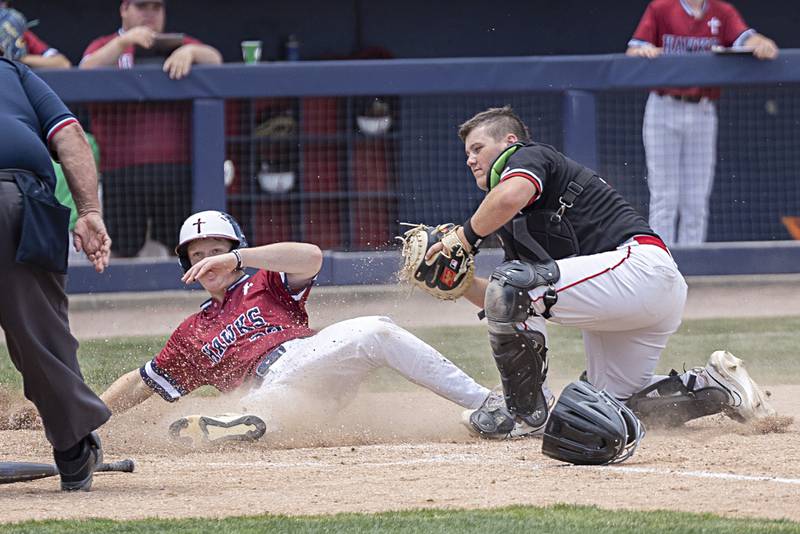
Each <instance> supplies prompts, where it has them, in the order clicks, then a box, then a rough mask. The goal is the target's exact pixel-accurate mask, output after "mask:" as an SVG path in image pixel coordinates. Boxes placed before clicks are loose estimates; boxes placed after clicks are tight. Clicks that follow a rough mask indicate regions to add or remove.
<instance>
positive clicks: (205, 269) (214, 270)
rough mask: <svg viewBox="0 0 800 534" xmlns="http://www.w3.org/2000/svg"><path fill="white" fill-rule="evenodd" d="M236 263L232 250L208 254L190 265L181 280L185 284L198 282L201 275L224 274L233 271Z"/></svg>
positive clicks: (216, 275)
mask: <svg viewBox="0 0 800 534" xmlns="http://www.w3.org/2000/svg"><path fill="white" fill-rule="evenodd" d="M237 263H238V262H237V260H236V256H234V254H233V253H232V252H228V253H226V254H218V255H216V256H209V257H207V258H203V259H202V260H200V261H198V262H197V263H195V264H194V265H192V266H191V267H190V268H189V270H188V271H186V274H184V275H183V277H182V278H181V280H182V281H183V282H184V283H185V284H192V283H194V282H198V281H199V280H200V279H201V278H203V277H207V276H213V277H220V276H224V275H226V274H228V273H230V272H233V271H234V270H235V269H236V265H237Z"/></svg>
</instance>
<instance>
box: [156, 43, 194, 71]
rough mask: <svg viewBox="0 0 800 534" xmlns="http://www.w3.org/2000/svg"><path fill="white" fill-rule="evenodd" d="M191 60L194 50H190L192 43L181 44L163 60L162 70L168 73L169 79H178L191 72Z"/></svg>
mask: <svg viewBox="0 0 800 534" xmlns="http://www.w3.org/2000/svg"><path fill="white" fill-rule="evenodd" d="M193 62H194V51H193V50H192V45H190V44H189V45H183V46H182V47H180V48H178V49H177V50H175V51H174V52H173V53H172V54H170V56H169V57H168V58H167V60H166V61H164V67H163V68H162V70H163V71H164V72H166V73H168V74H169V77H170V78H171V79H173V80H180V79H181V78H183V77H184V76H186V75H187V74H189V72H191V70H192V63H193Z"/></svg>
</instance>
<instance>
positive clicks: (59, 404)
mask: <svg viewBox="0 0 800 534" xmlns="http://www.w3.org/2000/svg"><path fill="white" fill-rule="evenodd" d="M21 219H22V195H21V194H20V191H19V188H18V187H17V184H16V183H14V182H11V181H7V179H4V178H3V177H0V273H2V274H0V326H1V327H2V328H3V330H4V331H5V335H6V344H7V345H8V352H9V354H10V355H11V360H12V361H13V362H14V366H15V367H16V368H17V370H19V372H20V373H22V379H23V385H24V389H25V397H26V398H28V399H29V400H30V401H31V402H33V404H35V405H36V408H37V409H38V410H39V415H40V416H41V417H42V423H43V424H44V431H45V435H46V436H47V439H48V441H50V443H51V444H52V445H53V448H55V449H58V450H66V449H68V448H70V447H72V446H73V445H75V444H76V443H77V442H78V441H79V440H81V439H82V438H83V437H85V436H86V435H87V434H89V433H90V432H91V431H92V430H95V429H96V428H98V427H100V426H101V425H102V424H103V423H105V422H106V421H107V420H108V418H109V417H110V416H111V412H110V411H109V409H108V408H107V407H106V405H105V404H103V402H102V401H101V400H100V398H99V397H98V396H97V395H95V394H94V392H93V391H92V390H91V389H90V388H89V386H87V385H86V383H85V382H84V381H83V375H82V374H81V370H80V367H79V366H78V358H77V350H78V341H77V340H76V339H75V338H74V337H73V336H72V334H71V333H70V330H69V318H68V316H67V307H68V301H67V295H66V293H65V292H64V283H65V276H63V275H58V274H53V273H50V272H47V271H44V270H42V269H39V268H37V267H31V266H28V265H24V264H20V263H17V262H16V261H15V257H16V250H17V244H18V242H19V236H20V228H21ZM65 239H66V237H65Z"/></svg>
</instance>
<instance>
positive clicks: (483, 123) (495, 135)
mask: <svg viewBox="0 0 800 534" xmlns="http://www.w3.org/2000/svg"><path fill="white" fill-rule="evenodd" d="M480 127H486V132H487V133H488V134H489V135H490V136H491V137H492V139H500V138H501V137H503V136H504V135H506V134H508V133H513V134H514V135H516V136H517V139H519V140H520V141H521V142H523V143H530V141H531V133H530V132H529V131H528V127H527V126H525V123H524V122H522V119H520V118H519V117H518V116H517V114H516V113H514V110H513V109H511V106H503V107H502V108H489V109H487V110H486V111H481V112H480V113H478V114H477V115H475V116H474V117H472V118H471V119H469V120H468V121H466V122H464V123H463V124H461V125H460V126H459V127H458V137H459V138H460V139H461V141H466V140H467V136H468V135H469V134H470V133H471V132H472V131H473V130H475V129H476V128H480Z"/></svg>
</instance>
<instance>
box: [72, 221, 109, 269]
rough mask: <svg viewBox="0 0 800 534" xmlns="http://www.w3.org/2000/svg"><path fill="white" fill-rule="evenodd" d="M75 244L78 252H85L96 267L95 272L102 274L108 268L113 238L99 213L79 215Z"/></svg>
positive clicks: (74, 232)
mask: <svg viewBox="0 0 800 534" xmlns="http://www.w3.org/2000/svg"><path fill="white" fill-rule="evenodd" d="M72 234H73V242H74V244H75V250H76V251H77V252H81V251H83V253H84V254H86V257H87V258H88V259H89V261H90V262H92V265H94V270H95V271H97V272H98V273H102V272H103V271H104V270H105V268H106V267H108V258H109V256H110V254H111V238H110V237H109V236H108V232H107V231H106V225H105V223H104V222H103V218H102V217H101V216H100V213H99V212H97V211H89V212H86V213H83V214H81V215H78V220H77V221H75V228H74V229H73V230H72Z"/></svg>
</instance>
